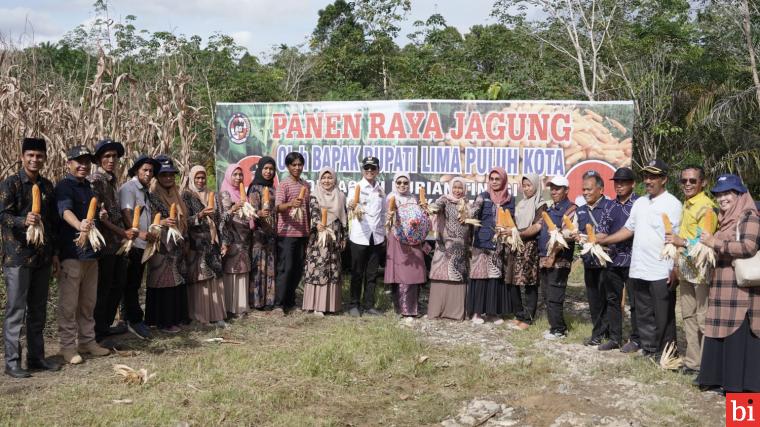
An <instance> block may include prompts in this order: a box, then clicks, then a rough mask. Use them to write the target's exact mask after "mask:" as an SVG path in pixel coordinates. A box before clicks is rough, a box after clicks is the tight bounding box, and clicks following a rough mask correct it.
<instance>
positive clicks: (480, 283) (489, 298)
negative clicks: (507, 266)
mask: <svg viewBox="0 0 760 427" xmlns="http://www.w3.org/2000/svg"><path fill="white" fill-rule="evenodd" d="M465 307H466V310H467V315H468V316H472V315H474V314H477V315H487V316H504V315H506V314H508V313H510V306H509V294H508V292H507V285H505V284H504V280H503V279H501V278H497V279H470V284H469V285H467V297H466V303H465Z"/></svg>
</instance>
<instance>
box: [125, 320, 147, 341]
mask: <svg viewBox="0 0 760 427" xmlns="http://www.w3.org/2000/svg"><path fill="white" fill-rule="evenodd" d="M127 330H128V331H129V332H132V334H133V335H134V336H136V337H137V338H140V339H142V340H149V339H150V329H148V327H147V326H145V323H143V322H140V323H127Z"/></svg>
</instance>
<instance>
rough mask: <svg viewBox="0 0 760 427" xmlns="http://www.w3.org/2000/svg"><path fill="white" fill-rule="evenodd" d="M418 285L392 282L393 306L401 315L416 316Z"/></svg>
mask: <svg viewBox="0 0 760 427" xmlns="http://www.w3.org/2000/svg"><path fill="white" fill-rule="evenodd" d="M420 286H422V285H404V284H400V283H394V284H392V285H391V294H392V296H393V308H394V309H395V310H396V313H399V314H401V315H402V316H417V312H418V308H419V300H418V299H419V295H420Z"/></svg>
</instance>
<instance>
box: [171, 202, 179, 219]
mask: <svg viewBox="0 0 760 427" xmlns="http://www.w3.org/2000/svg"><path fill="white" fill-rule="evenodd" d="M169 218H171V219H177V204H176V203H172V205H171V206H170V207H169Z"/></svg>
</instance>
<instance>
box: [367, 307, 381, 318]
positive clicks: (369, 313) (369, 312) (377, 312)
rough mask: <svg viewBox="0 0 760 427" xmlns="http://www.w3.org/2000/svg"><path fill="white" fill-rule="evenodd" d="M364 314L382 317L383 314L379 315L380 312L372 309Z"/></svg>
mask: <svg viewBox="0 0 760 427" xmlns="http://www.w3.org/2000/svg"><path fill="white" fill-rule="evenodd" d="M364 314H366V315H367V316H382V315H383V313H381V312H380V311H378V310H377V309H374V308H370V309H369V310H367V311H365V312H364Z"/></svg>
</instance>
